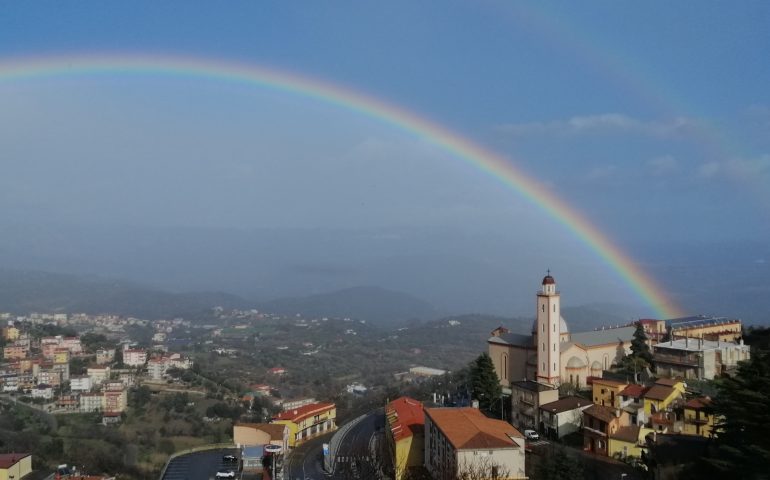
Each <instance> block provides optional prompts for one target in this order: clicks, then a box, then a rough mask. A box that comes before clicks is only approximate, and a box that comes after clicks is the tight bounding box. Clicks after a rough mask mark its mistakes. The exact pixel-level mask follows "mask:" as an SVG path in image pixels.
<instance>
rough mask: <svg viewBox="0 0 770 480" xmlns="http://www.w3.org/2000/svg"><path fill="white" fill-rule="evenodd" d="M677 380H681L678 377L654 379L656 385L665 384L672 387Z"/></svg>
mask: <svg viewBox="0 0 770 480" xmlns="http://www.w3.org/2000/svg"><path fill="white" fill-rule="evenodd" d="M679 382H681V380H679V379H678V378H659V379H657V380H655V384H656V385H665V386H667V387H673V386H674V385H676V384H677V383H679Z"/></svg>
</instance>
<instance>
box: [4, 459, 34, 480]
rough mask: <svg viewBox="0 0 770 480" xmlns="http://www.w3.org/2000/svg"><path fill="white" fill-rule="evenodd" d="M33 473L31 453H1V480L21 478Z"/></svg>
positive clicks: (17, 479)
mask: <svg viewBox="0 0 770 480" xmlns="http://www.w3.org/2000/svg"><path fill="white" fill-rule="evenodd" d="M30 473H32V455H31V454H29V453H0V480H10V479H14V480H21V479H22V478H24V477H25V476H26V475H28V474H30Z"/></svg>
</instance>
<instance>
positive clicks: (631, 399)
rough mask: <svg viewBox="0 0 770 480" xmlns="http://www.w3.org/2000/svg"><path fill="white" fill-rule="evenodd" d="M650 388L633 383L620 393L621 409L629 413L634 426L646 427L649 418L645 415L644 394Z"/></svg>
mask: <svg viewBox="0 0 770 480" xmlns="http://www.w3.org/2000/svg"><path fill="white" fill-rule="evenodd" d="M649 389H650V387H646V386H644V385H638V384H636V383H632V384H630V385H628V386H626V388H624V389H623V390H621V392H620V408H622V409H623V410H624V411H626V412H628V414H629V415H630V416H631V423H632V424H633V425H644V424H645V423H647V417H646V416H645V413H644V394H645V393H647V390H649Z"/></svg>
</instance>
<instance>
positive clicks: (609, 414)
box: [583, 404, 616, 423]
mask: <svg viewBox="0 0 770 480" xmlns="http://www.w3.org/2000/svg"><path fill="white" fill-rule="evenodd" d="M583 415H588V416H591V417H594V418H598V419H599V420H601V421H603V422H607V423H610V422H611V421H613V420H614V419H615V418H616V417H615V409H614V408H612V407H608V406H606V405H596V404H594V405H591V406H590V407H588V408H586V409H585V410H583Z"/></svg>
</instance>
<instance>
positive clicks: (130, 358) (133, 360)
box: [123, 348, 147, 367]
mask: <svg viewBox="0 0 770 480" xmlns="http://www.w3.org/2000/svg"><path fill="white" fill-rule="evenodd" d="M123 363H124V364H126V365H128V366H129V367H142V366H144V364H145V363H147V352H146V351H145V350H141V349H135V348H129V349H126V350H123Z"/></svg>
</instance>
